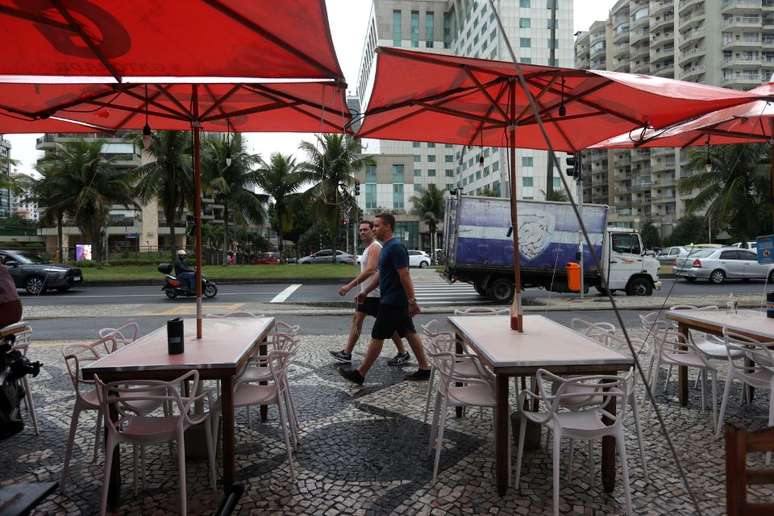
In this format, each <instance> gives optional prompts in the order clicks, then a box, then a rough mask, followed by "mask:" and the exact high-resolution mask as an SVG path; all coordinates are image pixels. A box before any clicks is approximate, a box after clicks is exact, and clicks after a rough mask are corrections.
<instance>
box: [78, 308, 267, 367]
mask: <svg viewBox="0 0 774 516" xmlns="http://www.w3.org/2000/svg"><path fill="white" fill-rule="evenodd" d="M202 322H203V324H204V328H203V331H204V336H203V337H202V338H201V339H197V338H196V319H185V322H184V325H185V337H184V339H185V352H183V353H180V354H178V355H170V354H169V353H168V352H167V327H166V325H164V326H163V327H161V328H159V329H157V330H155V331H153V332H151V333H149V334H148V335H145V336H143V337H140V338H139V339H137V340H136V341H134V342H133V343H131V344H129V345H127V346H124V347H122V348H120V349H118V350H117V351H115V352H113V353H111V354H109V355H107V356H106V357H104V358H101V359H99V360H96V361H94V362H90V363H88V364H86V365H84V366H82V368H81V371H82V372H83V375H84V378H90V377H92V376H93V375H94V374H102V373H128V372H141V371H157V372H163V371H170V372H171V371H181V372H185V371H190V370H191V369H197V370H207V369H225V370H229V369H232V370H236V369H237V368H238V367H239V366H240V365H241V363H242V362H243V361H244V360H245V359H246V357H247V356H249V354H250V353H251V351H253V348H254V347H255V346H257V345H258V343H259V342H261V341H263V340H264V338H265V337H266V336H267V335H268V334H269V331H271V329H272V328H273V327H274V318H273V317H261V318H250V317H239V318H233V319H204V320H203V321H202Z"/></svg>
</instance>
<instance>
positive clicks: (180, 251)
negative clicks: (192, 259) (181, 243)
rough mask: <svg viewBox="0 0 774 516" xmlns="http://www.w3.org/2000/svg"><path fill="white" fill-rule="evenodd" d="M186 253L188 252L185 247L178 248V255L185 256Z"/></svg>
mask: <svg viewBox="0 0 774 516" xmlns="http://www.w3.org/2000/svg"><path fill="white" fill-rule="evenodd" d="M186 254H187V253H186V252H185V249H178V250H177V255H178V256H185V255H186Z"/></svg>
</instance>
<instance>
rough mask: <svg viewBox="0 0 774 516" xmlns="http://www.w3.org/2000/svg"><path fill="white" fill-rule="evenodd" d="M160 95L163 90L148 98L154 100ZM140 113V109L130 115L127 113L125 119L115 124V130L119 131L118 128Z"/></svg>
mask: <svg viewBox="0 0 774 516" xmlns="http://www.w3.org/2000/svg"><path fill="white" fill-rule="evenodd" d="M159 95H161V92H160V91H156V93H154V94H153V95H151V96H150V97H149V98H148V100H151V101H152V100H156V98H157V97H158V96H159ZM139 114H140V112H139V111H135V112H133V113H130V114H129V115H127V116H126V117H124V119H123V120H121V121H120V122H119V123H118V125H116V126H115V128H114V129H113V130H114V131H118V130H119V129H121V128H122V127H123V126H125V125H126V124H127V123H128V122H129V120H131V119H132V118H134V117H135V116H137V115H139Z"/></svg>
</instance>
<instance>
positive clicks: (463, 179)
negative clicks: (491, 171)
mask: <svg viewBox="0 0 774 516" xmlns="http://www.w3.org/2000/svg"><path fill="white" fill-rule="evenodd" d="M467 184H468V178H467V177H464V178H462V186H465V185H467Z"/></svg>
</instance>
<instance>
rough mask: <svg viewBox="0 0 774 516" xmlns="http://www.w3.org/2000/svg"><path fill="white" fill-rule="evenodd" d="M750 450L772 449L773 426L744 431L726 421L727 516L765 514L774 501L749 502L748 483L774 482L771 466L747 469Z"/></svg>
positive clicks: (773, 446) (766, 514)
mask: <svg viewBox="0 0 774 516" xmlns="http://www.w3.org/2000/svg"><path fill="white" fill-rule="evenodd" d="M749 452H774V428H767V429H764V430H759V431H757V432H747V431H745V430H743V429H740V428H737V427H736V426H734V425H732V424H731V423H727V424H726V513H727V514H728V516H768V515H771V514H774V503H771V502H769V503H750V502H748V501H747V486H748V485H752V484H756V485H760V484H774V469H763V470H762V469H756V470H750V469H747V454H748V453H749Z"/></svg>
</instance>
